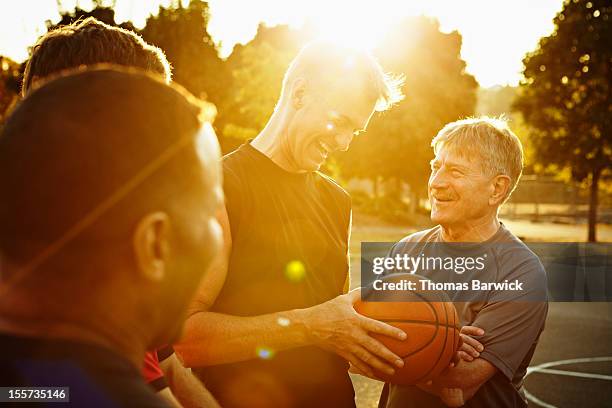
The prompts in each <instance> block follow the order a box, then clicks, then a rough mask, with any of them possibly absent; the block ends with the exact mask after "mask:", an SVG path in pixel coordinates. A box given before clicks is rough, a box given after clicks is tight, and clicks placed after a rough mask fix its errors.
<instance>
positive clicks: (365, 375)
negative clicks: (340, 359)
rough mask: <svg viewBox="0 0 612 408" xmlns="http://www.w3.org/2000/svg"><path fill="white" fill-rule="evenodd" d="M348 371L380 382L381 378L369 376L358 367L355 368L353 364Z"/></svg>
mask: <svg viewBox="0 0 612 408" xmlns="http://www.w3.org/2000/svg"><path fill="white" fill-rule="evenodd" d="M348 371H349V373H351V374H358V375H361V376H364V377H368V378H371V379H373V380H378V381H380V378H376V377H374V376H373V375H371V374H368V373H365V372H363V371H361V370H360V369H359V368H357V367H356V366H354V365H353V364H352V363H351V364H350V366H349V370H348Z"/></svg>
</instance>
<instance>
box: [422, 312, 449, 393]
mask: <svg viewBox="0 0 612 408" xmlns="http://www.w3.org/2000/svg"><path fill="white" fill-rule="evenodd" d="M443 305H444V321H445V322H448V310H447V309H446V303H443ZM436 318H437V316H436ZM446 327H448V326H446ZM436 334H437V332H436ZM447 341H448V330H445V331H444V344H443V345H442V348H441V350H440V353H439V354H438V358H437V359H436V363H435V364H434V365H433V366H431V368H430V369H429V370H427V372H426V373H425V374H423V375H422V376H421V377H419V379H418V380H416V381H415V382H417V383H418V382H421V380H422V379H423V378H427V376H428V375H429V374H430V373H431V372H432V371H433V370H434V369H435V368H436V367H437V366H438V364H439V363H440V357H442V354H444V350H445V349H446V343H447Z"/></svg>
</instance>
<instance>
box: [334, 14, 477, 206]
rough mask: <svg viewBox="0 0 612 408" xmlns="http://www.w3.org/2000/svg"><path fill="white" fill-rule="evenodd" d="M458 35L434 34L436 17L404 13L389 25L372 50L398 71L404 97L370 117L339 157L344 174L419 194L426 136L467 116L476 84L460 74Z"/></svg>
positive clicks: (428, 150) (425, 175) (426, 170)
mask: <svg viewBox="0 0 612 408" xmlns="http://www.w3.org/2000/svg"><path fill="white" fill-rule="evenodd" d="M460 53H461V35H460V34H459V33H458V32H456V31H454V32H451V33H449V34H445V33H442V32H440V29H439V24H438V22H437V21H436V20H434V19H430V18H426V17H410V18H406V19H404V20H402V21H401V22H400V23H398V24H397V25H396V26H394V27H391V29H390V30H389V32H388V34H387V36H386V37H385V39H384V40H383V42H382V43H381V45H380V47H378V48H377V49H376V50H375V55H376V56H377V57H378V59H379V61H380V63H381V65H382V67H383V68H384V69H385V70H387V71H390V72H392V73H395V74H404V76H405V85H404V94H405V96H406V97H405V99H404V100H403V101H401V102H400V103H399V104H398V105H397V106H395V107H393V108H391V110H390V111H388V112H383V113H382V114H379V115H376V117H375V118H373V120H372V123H371V124H370V126H369V129H368V131H367V132H366V133H365V134H364V135H363V136H359V137H357V138H356V139H355V140H354V142H353V145H352V146H351V149H350V150H349V151H348V152H347V153H345V154H343V155H341V157H340V160H341V163H342V171H343V173H344V174H347V175H348V176H357V177H366V178H370V179H372V180H374V181H375V183H376V181H377V180H378V179H379V178H381V179H383V180H389V179H395V180H396V181H397V182H399V181H400V180H401V181H403V182H406V183H408V184H409V185H410V187H411V190H412V192H413V193H414V195H415V196H413V198H415V199H417V202H418V197H419V196H423V195H425V192H426V187H427V179H428V176H429V161H430V160H431V159H432V158H433V153H432V150H431V147H430V143H431V139H432V138H433V137H434V136H435V135H436V133H437V132H438V131H439V130H440V129H441V128H442V127H443V126H444V125H445V124H446V123H448V122H451V121H454V120H457V119H460V118H463V117H465V116H469V115H472V114H473V113H474V109H475V106H476V90H477V87H478V83H477V82H476V80H475V79H474V77H473V76H472V75H469V74H467V73H466V72H465V62H464V61H463V60H462V59H461V57H460Z"/></svg>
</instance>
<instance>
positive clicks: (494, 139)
mask: <svg viewBox="0 0 612 408" xmlns="http://www.w3.org/2000/svg"><path fill="white" fill-rule="evenodd" d="M431 146H432V147H433V149H434V152H435V153H436V154H437V153H438V152H439V151H440V149H441V148H442V147H444V148H446V149H450V150H452V151H455V152H457V153H459V154H461V155H464V156H466V155H467V156H468V157H470V158H473V157H476V158H478V159H480V162H481V165H482V168H483V171H484V172H485V173H487V174H489V175H491V176H495V175H505V176H508V177H509V178H510V188H509V189H508V193H507V195H506V197H505V198H504V201H505V200H507V199H508V198H509V197H510V194H512V192H513V191H514V189H515V188H516V185H517V183H518V181H519V179H520V177H521V173H522V172H523V146H522V144H521V141H520V140H519V138H518V137H517V136H516V135H515V134H514V132H512V130H510V128H509V127H508V122H507V120H506V119H505V118H504V117H499V118H491V117H487V116H483V117H478V118H467V119H463V120H458V121H456V122H452V123H449V124H447V125H446V126H444V128H442V130H440V131H439V132H438V134H437V135H436V137H434V138H433V140H432V141H431Z"/></svg>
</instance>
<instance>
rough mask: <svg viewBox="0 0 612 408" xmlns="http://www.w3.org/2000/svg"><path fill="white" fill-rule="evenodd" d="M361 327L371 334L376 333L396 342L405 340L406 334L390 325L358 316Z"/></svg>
mask: <svg viewBox="0 0 612 408" xmlns="http://www.w3.org/2000/svg"><path fill="white" fill-rule="evenodd" d="M359 319H360V323H361V327H362V328H363V329H365V330H366V331H369V332H371V333H378V334H382V335H384V336H388V337H393V338H395V339H398V340H406V338H407V337H408V336H407V335H406V333H405V332H404V331H403V330H401V329H398V328H397V327H393V326H391V325H390V324H387V323H383V322H379V321H378V320H374V319H370V318H369V317H365V316H360V318H359Z"/></svg>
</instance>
